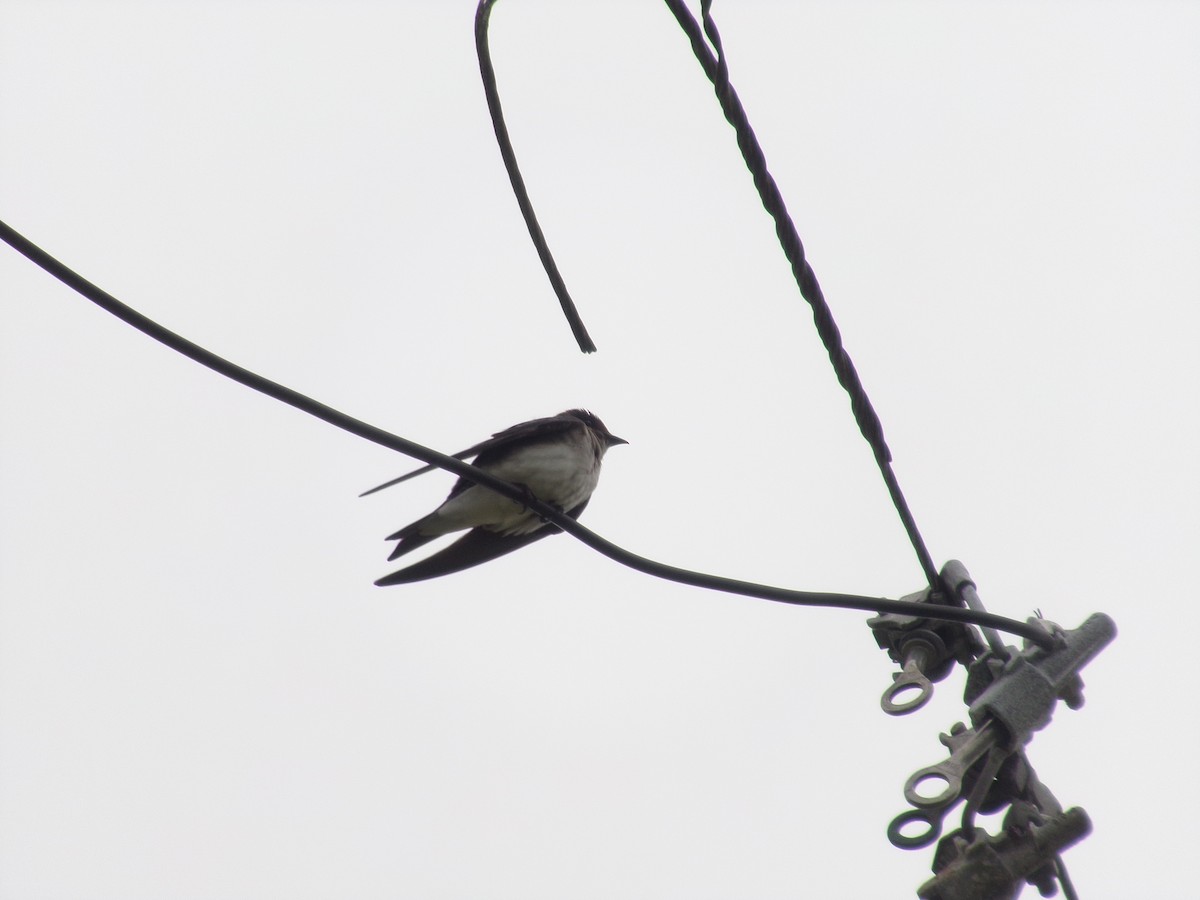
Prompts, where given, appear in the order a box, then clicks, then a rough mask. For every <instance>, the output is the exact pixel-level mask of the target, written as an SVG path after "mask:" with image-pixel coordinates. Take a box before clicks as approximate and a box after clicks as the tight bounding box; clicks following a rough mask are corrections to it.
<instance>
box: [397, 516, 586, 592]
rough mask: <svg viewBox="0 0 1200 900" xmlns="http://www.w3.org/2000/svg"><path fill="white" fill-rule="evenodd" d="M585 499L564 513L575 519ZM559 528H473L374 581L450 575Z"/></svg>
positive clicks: (510, 550) (409, 580)
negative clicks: (499, 530) (521, 530)
mask: <svg viewBox="0 0 1200 900" xmlns="http://www.w3.org/2000/svg"><path fill="white" fill-rule="evenodd" d="M587 505H588V501H587V500H584V501H583V502H582V503H580V504H579V505H578V506H576V507H575V508H574V509H571V510H568V511H567V515H568V516H570V517H571V518H572V519H578V518H579V514H580V513H582V512H583V510H584V507H586V506H587ZM560 531H562V529H561V528H558V527H557V526H555V525H553V524H551V523H547V524H546V525H545V526H544V527H542V528H539V529H538V530H537V531H534V532H531V533H529V534H515V535H502V534H497V533H496V532H494V531H488V530H487V529H486V528H472V529H471V530H470V531H468V532H467V533H466V534H464V535H463V536H462V537H460V538H459V539H458V540H457V541H455V542H454V543H453V544H451V545H450V546H448V547H446V548H444V549H442V550H439V551H438V552H437V553H435V554H433V555H432V556H427V557H426V558H425V559H423V560H421V561H420V562H415V563H413V564H412V565H411V566H406V567H405V568H403V569H400V570H399V571H397V572H393V573H392V574H391V575H385V576H384V577H383V578H380V579H379V580H378V581H376V582H375V583H376V584H377V585H379V586H380V587H385V586H387V585H391V584H411V583H412V582H414V581H425V580H426V579H429V578H437V577H438V576H439V575H449V574H450V573H452V572H459V571H461V570H463V569H469V568H471V567H472V566H477V565H479V564H480V563H485V562H487V561H488V560H492V559H495V558H496V557H498V556H504V555H505V554H506V553H512V552H513V551H514V550H519V549H521V548H522V547H524V546H525V545H526V544H532V543H533V542H534V541H537V540H541V539H542V538H544V537H546V536H547V535H550V534H558V533H559V532H560Z"/></svg>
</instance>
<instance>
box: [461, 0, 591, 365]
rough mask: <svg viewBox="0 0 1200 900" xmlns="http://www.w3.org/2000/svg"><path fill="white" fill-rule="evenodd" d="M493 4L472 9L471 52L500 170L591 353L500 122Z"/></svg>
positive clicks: (578, 338)
mask: <svg viewBox="0 0 1200 900" xmlns="http://www.w3.org/2000/svg"><path fill="white" fill-rule="evenodd" d="M494 3H495V0H481V2H480V4H479V6H478V8H477V9H476V10H475V53H476V55H477V56H478V57H479V74H480V75H481V76H482V78H483V92H484V94H485V95H486V96H487V105H488V112H489V113H491V117H492V128H493V129H494V130H495V132H496V143H497V144H499V145H500V156H501V157H503V159H504V169H505V171H507V172H508V180H509V182H511V184H512V189H513V193H514V194H515V195H516V197H517V205H518V206H520V207H521V215H522V216H523V217H524V219H525V227H527V228H528V229H529V237H530V238H532V239H533V246H534V247H535V248H537V254H538V259H540V260H541V261H542V268H544V269H545V270H546V277H547V278H549V279H550V285H551V287H553V288H554V293H555V295H556V296H557V297H558V303H559V305H560V306H561V307H562V311H563V315H564V316H566V317H567V323H568V324H569V325H570V326H571V333H572V334H574V335H575V342H576V343H577V344H579V349H580V350H582V351H583V352H584V353H595V352H596V345H595V343H593V342H592V338H591V336H590V335H589V334H588V331H587V328H586V327H584V324H583V319H581V318H580V317H579V311H578V310H577V309H576V308H575V301H574V300H572V299H571V294H570V292H568V291H567V285H566V282H565V281H563V277H562V275H561V274H560V273H559V271H558V265H557V263H555V262H554V255H553V254H552V253H551V252H550V246H549V245H548V244H547V243H546V236H545V235H544V234H542V227H541V225H539V224H538V220H537V215H536V214H535V213H534V211H533V203H532V202H530V200H529V191H527V190H526V189H525V179H524V178H522V177H521V170H520V168H519V167H518V166H517V155H516V153H514V152H513V146H512V139H511V138H510V137H509V136H508V126H507V125H505V124H504V110H503V109H502V108H501V106H500V91H499V89H498V88H497V87H496V70H495V69H494V68H493V67H492V54H491V51H490V50H489V49H488V40H487V33H488V19H489V17H490V16H491V14H492V5H493V4H494Z"/></svg>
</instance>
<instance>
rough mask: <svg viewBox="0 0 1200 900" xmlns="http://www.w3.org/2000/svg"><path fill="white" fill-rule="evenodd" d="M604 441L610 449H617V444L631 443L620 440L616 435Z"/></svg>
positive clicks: (611, 435) (623, 439)
mask: <svg viewBox="0 0 1200 900" xmlns="http://www.w3.org/2000/svg"><path fill="white" fill-rule="evenodd" d="M604 440H605V441H606V442H607V443H608V446H610V447H615V446H617V444H628V443H629V441H627V440H625V438H619V437H617V436H616V435H615V434H610V435H609V436H608V437H606V438H605V439H604Z"/></svg>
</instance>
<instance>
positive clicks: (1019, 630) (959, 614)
mask: <svg viewBox="0 0 1200 900" xmlns="http://www.w3.org/2000/svg"><path fill="white" fill-rule="evenodd" d="M0 240H3V241H4V242H5V243H7V244H8V245H9V246H11V247H12V248H13V249H14V250H16V251H17V252H18V253H20V254H21V255H23V256H24V257H26V258H27V259H29V260H30V261H31V262H33V263H34V264H36V265H38V266H40V267H41V268H42V269H44V270H46V271H47V272H48V273H50V274H51V275H53V276H54V277H55V278H57V279H58V280H59V281H61V282H63V283H64V284H65V285H67V287H69V288H71V289H72V290H74V291H76V292H77V293H79V294H81V295H82V296H84V297H86V298H87V299H88V300H91V301H92V302H93V303H95V304H96V305H97V306H99V307H100V308H101V309H104V310H106V311H107V312H109V313H111V314H112V315H114V316H116V317H117V318H118V319H120V320H121V321H123V322H125V323H126V324H128V325H131V326H133V327H134V328H136V329H137V330H138V331H140V332H142V333H143V334H145V335H147V336H148V337H151V338H153V339H154V340H156V341H158V342H159V343H161V344H164V345H165V346H167V347H169V348H170V349H172V350H175V351H176V352H178V353H182V354H183V355H184V356H186V357H188V358H189V359H191V360H193V361H195V362H198V363H200V364H201V365H203V366H205V367H207V368H209V369H212V370H213V371H214V372H217V373H218V374H220V375H224V376H225V377H226V378H229V379H231V380H233V381H236V382H237V383H238V384H241V385H243V386H245V387H248V388H251V389H252V390H255V391H258V392H259V393H261V394H265V395H266V396H268V397H271V398H272V399H274V400H279V401H280V402H282V403H286V404H287V405H288V406H291V407H293V408H295V409H298V410H300V411H301V412H305V413H308V414H309V415H311V416H314V417H316V418H318V419H320V420H322V421H323V422H327V423H329V424H330V425H333V426H335V427H337V428H340V429H342V430H343V431H347V432H349V433H350V434H353V435H356V436H357V437H361V438H364V439H366V440H368V441H372V442H373V443H376V444H379V445H381V446H383V447H387V448H388V449H390V450H395V451H397V452H399V453H403V454H405V455H407V456H411V457H413V458H415V459H419V460H421V462H424V463H428V464H430V465H433V466H437V467H438V468H440V469H445V470H447V471H449V472H453V473H454V474H455V475H459V476H462V477H463V478H466V479H467V480H469V481H471V482H474V483H475V484H478V485H482V486H483V487H486V488H489V489H490V490H493V491H495V492H496V493H498V494H501V495H503V496H505V497H508V498H509V499H511V500H515V501H517V502H518V503H522V504H524V505H526V506H528V507H529V508H531V509H533V510H534V511H535V512H536V513H537V514H538V515H539V516H541V517H542V518H543V519H544V520H546V521H548V522H551V523H553V524H554V525H555V526H556V527H557V528H559V529H560V530H562V531H565V532H567V533H568V534H570V535H571V536H572V537H574V538H576V539H577V540H579V541H581V542H582V543H584V544H586V545H587V546H589V547H591V548H592V549H593V550H596V551H597V552H598V553H601V554H603V555H604V556H607V557H608V558H609V559H611V560H613V561H614V562H618V563H620V564H621V565H624V566H628V567H629V568H631V569H634V570H635V571H638V572H642V573H644V574H646V575H652V576H654V577H655V578H661V579H664V580H666V581H674V582H676V583H678V584H685V585H690V586H692V587H699V588H705V589H707V590H713V591H722V592H724V593H729V594H738V595H741V596H745V597H757V598H759V599H762V600H771V601H773V602H776V603H787V604H791V605H793V606H827V607H834V608H839V609H859V610H867V611H873V612H881V613H887V612H894V613H900V614H902V615H904V614H912V613H913V612H914V611H917V612H918V614H920V615H926V616H934V617H937V618H943V619H947V620H949V621H953V622H964V623H967V624H972V625H977V626H980V627H988V626H990V627H993V628H996V629H999V630H1000V631H1005V632H1008V633H1011V634H1015V635H1019V636H1021V637H1023V638H1025V639H1026V640H1028V641H1030V642H1032V643H1034V644H1037V645H1038V646H1041V647H1045V648H1047V649H1052V648H1053V647H1054V646H1055V641H1054V639H1053V638H1052V637H1051V636H1050V635H1049V634H1048V633H1047V632H1046V630H1045V629H1043V628H1041V627H1040V626H1038V625H1037V624H1032V623H1028V622H1019V621H1016V620H1014V619H1008V618H1006V617H1004V616H999V615H995V614H993V613H987V612H979V611H976V610H972V609H963V608H961V607H955V606H938V607H936V608H930V606H931V605H930V604H918V603H913V602H910V601H902V600H891V599H888V598H883V597H864V596H858V595H854V594H834V593H824V592H815V591H795V590H790V589H788V588H781V587H774V586H772V585H765V584H757V583H754V582H750V581H740V580H737V579H733V578H725V577H722V576H720V575H710V574H707V573H704V572H696V571H693V570H691V569H683V568H679V567H678V566H672V565H668V564H666V563H661V562H658V561H657V560H652V559H648V558H646V557H644V556H639V555H638V554H636V553H632V552H630V551H629V550H626V549H624V548H623V547H619V546H617V545H616V544H614V543H612V542H611V541H608V540H606V539H605V538H602V537H600V535H598V534H596V533H595V532H593V531H591V530H590V529H588V528H585V527H584V526H583V525H580V524H579V523H578V522H576V521H575V520H574V519H572V518H571V517H570V516H568V515H566V514H565V513H564V512H563V511H562V510H560V509H558V508H556V507H553V506H549V505H548V504H545V503H542V502H541V501H539V500H537V499H536V498H534V497H530V496H529V494H528V492H527V491H525V490H523V489H522V488H519V487H517V486H515V485H512V484H509V483H508V482H506V481H501V480H500V479H498V478H496V477H494V476H492V475H489V474H488V473H487V472H484V471H483V470H482V469H477V468H475V467H474V466H472V465H469V464H468V463H465V462H463V461H462V460H460V459H457V458H455V457H453V456H447V455H446V454H444V453H439V452H437V451H436V450H431V449H429V448H428V447H423V446H422V445H420V444H417V443H415V442H413V441H410V440H407V439H405V438H402V437H399V436H397V435H394V434H391V433H389V432H387V431H384V430H383V429H381V428H377V427H375V426H374V425H370V424H368V423H366V422H363V421H361V420H359V419H355V418H353V417H351V416H348V415H346V414H345V413H343V412H340V411H339V410H336V409H334V408H333V407H331V406H326V405H325V404H323V403H319V402H318V401H316V400H313V399H312V398H310V397H307V396H305V395H304V394H301V393H300V392H299V391H295V390H292V389H291V388H288V387H285V386H283V385H281V384H279V383H277V382H274V381H271V380H269V379H267V378H264V377H263V376H261V375H258V374H256V373H255V372H251V371H250V370H249V369H245V368H243V367H241V366H239V365H237V364H235V363H233V362H230V361H229V360H226V359H224V358H222V357H220V356H218V355H217V354H215V353H213V352H212V351H211V350H207V349H205V348H204V347H201V346H200V345H199V344H196V343H193V342H192V341H189V340H188V339H187V338H184V337H182V336H181V335H178V334H176V333H175V332H173V331H171V330H169V329H167V328H164V327H163V326H162V325H159V324H158V323H157V322H155V321H153V320H152V319H150V318H148V317H147V316H144V315H142V314H141V313H139V312H138V311H137V310H135V309H133V308H132V307H130V306H127V305H126V304H124V303H122V302H121V301H120V300H118V299H117V298H116V297H114V296H112V295H111V294H109V293H107V292H106V291H104V290H102V289H101V288H99V287H98V286H96V285H95V284H93V283H92V282H90V281H88V280H87V279H85V278H84V277H83V276H81V275H79V274H78V273H76V272H74V271H72V270H71V269H70V268H68V267H67V266H66V265H64V264H63V263H61V262H60V261H59V260H57V259H55V258H54V257H53V256H51V255H50V254H49V253H47V252H46V251H45V250H43V249H41V248H40V247H38V246H37V245H36V244H34V243H33V242H32V241H30V240H29V239H28V238H26V237H24V236H23V235H21V234H20V233H18V232H17V231H16V230H14V229H13V228H11V227H10V226H8V225H7V224H5V223H4V222H0Z"/></svg>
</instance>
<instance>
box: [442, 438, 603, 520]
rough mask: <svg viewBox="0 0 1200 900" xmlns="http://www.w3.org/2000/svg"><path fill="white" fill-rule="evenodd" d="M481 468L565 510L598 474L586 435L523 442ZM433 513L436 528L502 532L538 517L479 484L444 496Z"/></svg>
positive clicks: (583, 496)
mask: <svg viewBox="0 0 1200 900" xmlns="http://www.w3.org/2000/svg"><path fill="white" fill-rule="evenodd" d="M486 469H487V471H488V472H490V473H491V474H493V475H495V476H496V477H497V478H502V479H504V480H505V481H507V482H510V483H512V484H517V485H522V484H523V485H525V486H527V487H528V488H529V489H530V490H531V491H532V492H533V494H534V496H536V497H537V498H538V499H539V500H542V501H544V502H546V503H551V504H553V505H555V506H558V507H560V508H561V509H564V510H568V509H573V508H574V507H576V506H578V505H579V504H580V503H582V502H583V501H584V500H586V499H587V498H588V497H590V496H591V495H592V491H594V490H595V489H596V483H597V481H598V480H599V478H600V460H599V459H598V458H597V456H596V452H595V450H594V449H593V445H592V442H591V441H589V440H570V441H548V442H545V443H539V444H534V445H532V446H529V447H523V448H521V449H520V450H517V451H516V452H514V453H511V454H509V455H508V456H506V457H504V458H503V459H501V460H500V461H499V462H497V463H494V464H493V465H490V466H487V467H486ZM436 516H437V520H438V521H437V528H438V531H439V532H441V533H445V532H449V531H456V530H458V529H461V528H473V527H475V526H478V525H484V526H487V527H488V528H491V529H492V530H494V531H498V532H500V533H501V534H527V533H529V532H531V531H535V530H537V529H538V528H539V527H541V525H542V521H541V519H539V518H538V517H537V515H536V514H534V513H532V512H530V511H529V510H528V509H526V508H525V507H523V506H522V505H521V504H520V503H516V502H514V501H512V500H509V499H508V498H507V497H502V496H500V495H499V494H497V493H495V492H494V491H489V490H488V489H487V488H482V487H479V486H478V485H472V486H471V487H469V488H467V489H466V490H465V491H463V492H462V493H461V494H458V495H457V496H456V497H452V498H450V499H449V500H447V501H446V502H445V503H444V504H442V506H441V507H440V508H439V509H438V510H437V513H436ZM442 529H445V532H443V531H442ZM425 533H430V532H428V531H426V532H425Z"/></svg>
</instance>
